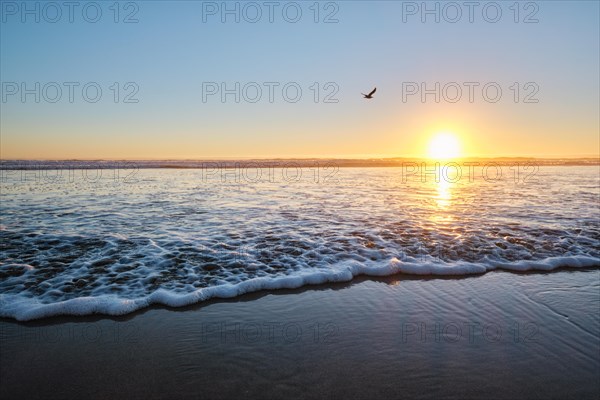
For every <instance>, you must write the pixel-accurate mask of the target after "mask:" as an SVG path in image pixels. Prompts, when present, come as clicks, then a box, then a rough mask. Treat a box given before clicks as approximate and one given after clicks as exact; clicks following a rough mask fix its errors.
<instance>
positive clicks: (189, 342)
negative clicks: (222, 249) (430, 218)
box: [0, 269, 600, 399]
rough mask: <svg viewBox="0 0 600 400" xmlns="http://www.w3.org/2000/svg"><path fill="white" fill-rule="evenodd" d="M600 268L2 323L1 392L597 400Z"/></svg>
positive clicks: (340, 287)
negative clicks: (125, 313) (120, 314)
mask: <svg viewBox="0 0 600 400" xmlns="http://www.w3.org/2000/svg"><path fill="white" fill-rule="evenodd" d="M599 310H600V270H598V269H588V270H585V271H577V270H561V271H556V272H552V273H527V274H517V273H509V272H502V271H499V272H492V273H488V274H485V275H482V276H470V277H465V278H416V277H406V276H401V275H398V276H394V277H388V278H385V279H358V280H355V281H353V282H352V283H345V284H335V285H323V286H312V287H305V288H303V289H299V290H286V291H283V290H282V291H276V292H261V293H255V294H249V295H245V296H242V297H239V298H237V299H233V300H225V301H223V300H218V301H210V302H207V303H204V304H200V305H195V306H192V307H187V308H180V309H167V308H164V307H154V308H150V309H146V310H142V311H140V312H137V313H134V314H130V315H127V316H124V317H119V318H109V317H104V316H92V317H56V318H50V319H45V320H38V321H33V322H28V323H17V322H15V321H13V320H8V319H3V320H1V321H0V335H1V336H0V346H1V347H0V350H1V357H0V382H1V384H0V397H1V398H3V399H16V398H27V399H37V398H61V399H64V398H93V399H94V398H95V399H105V398H113V399H120V398H136V399H137V398H144V399H155V398H206V399H208V398H240V397H244V398H256V399H259V398H260V399H263V398H308V399H313V398H361V399H362V398H364V399H367V398H370V399H371V398H378V397H379V398H472V399H478V398H503V399H509V398H510V399H514V398H528V399H531V398H545V399H546V398H561V399H565V398H573V399H596V398H598V396H600V313H599Z"/></svg>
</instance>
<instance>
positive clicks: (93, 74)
mask: <svg viewBox="0 0 600 400" xmlns="http://www.w3.org/2000/svg"><path fill="white" fill-rule="evenodd" d="M7 3H12V2H2V11H3V14H2V24H1V39H0V46H1V49H0V56H1V60H0V72H1V80H2V82H3V85H5V84H6V82H9V83H10V82H16V83H19V84H20V83H22V82H26V84H27V85H28V87H34V86H33V85H34V83H35V82H40V83H41V85H44V84H45V83H48V82H57V83H59V84H62V83H63V82H79V83H80V84H81V85H83V84H85V83H87V82H97V84H98V85H99V86H100V87H101V88H102V90H103V96H102V99H101V100H100V101H99V102H97V103H89V102H86V101H84V100H83V99H82V98H81V95H80V94H79V95H77V93H78V91H77V90H76V92H75V93H76V96H75V100H74V102H73V103H70V102H68V101H66V96H65V93H63V98H61V100H60V101H58V102H57V103H49V102H47V101H44V99H42V101H41V102H40V103H35V102H34V101H33V96H29V97H26V102H25V103H23V102H21V101H20V97H19V95H18V94H17V95H13V96H8V97H7V98H6V101H3V102H2V103H1V104H0V105H1V106H2V121H1V126H0V127H1V129H2V138H1V144H2V148H1V153H2V158H94V157H101V158H194V157H200V158H201V157H252V156H259V157H278V156H353V157H354V156H356V157H362V156H403V155H419V154H420V152H421V149H422V148H423V146H424V143H425V141H426V140H427V137H428V135H431V134H433V133H434V131H436V130H452V131H454V132H455V133H457V135H458V136H460V137H461V138H462V139H463V141H464V142H465V146H464V147H465V148H466V152H467V153H468V154H469V155H489V156H497V155H533V156H536V155H537V156H551V155H561V156H564V155H567V156H580V155H589V154H598V146H599V145H600V143H599V142H598V140H599V139H598V135H599V132H598V129H599V128H598V127H599V116H598V108H599V106H600V104H599V94H598V93H599V78H598V71H599V69H600V65H599V36H600V33H599V13H600V11H599V3H598V2H596V1H587V2H576V1H575V2H559V1H543V2H534V3H532V4H534V5H536V7H537V9H538V10H537V12H536V13H535V15H534V18H537V19H538V20H539V22H538V23H524V22H523V19H524V18H525V17H526V15H528V14H530V13H531V12H532V11H535V8H534V7H533V6H531V5H527V3H528V2H520V3H519V4H518V8H519V17H518V18H519V22H518V23H515V22H514V17H515V16H514V8H513V9H511V8H509V7H511V6H512V7H514V6H513V4H514V2H513V1H510V2H497V4H499V5H500V9H501V10H502V17H501V18H500V20H499V21H498V22H496V23H491V22H488V21H486V20H485V18H484V15H483V14H482V7H483V5H486V4H488V3H490V2H479V3H480V4H481V5H482V6H480V7H478V8H476V9H475V13H474V22H473V23H470V22H469V21H468V16H467V15H465V12H466V11H467V8H465V7H464V6H461V11H462V12H463V16H462V18H461V19H460V20H459V21H458V22H456V23H450V22H447V21H445V20H444V14H441V18H440V22H439V23H436V22H435V21H434V19H433V18H434V17H433V16H432V15H428V16H427V20H426V21H425V23H423V22H422V21H421V14H420V13H417V14H415V15H405V16H404V17H405V20H404V21H403V10H404V11H406V10H408V9H407V7H409V8H410V7H412V6H413V5H416V6H418V7H421V6H422V4H423V3H422V2H416V3H413V2H392V1H373V2H371V1H368V2H367V1H341V2H320V4H319V9H320V14H319V23H315V22H314V21H313V18H314V11H313V10H314V8H313V9H311V8H310V7H314V3H315V2H314V1H308V2H302V1H300V2H296V3H297V4H298V5H299V8H300V9H301V10H302V17H301V18H300V20H299V22H297V23H290V22H288V21H286V20H285V18H284V16H283V14H282V11H281V10H282V8H283V6H284V5H285V4H287V3H289V2H277V3H278V4H279V5H278V6H277V7H276V8H275V13H274V21H273V22H272V23H271V22H269V20H268V17H267V15H266V12H267V11H268V8H267V7H266V6H264V2H260V1H259V2H256V3H255V4H258V5H259V6H260V8H261V11H262V12H263V16H262V18H261V19H260V21H258V22H257V23H249V22H246V21H244V18H243V17H244V15H243V14H241V15H240V17H241V18H240V23H235V22H234V17H233V16H232V15H228V16H227V21H226V22H225V23H223V22H222V21H221V15H220V10H221V9H222V7H224V4H225V3H223V2H200V1H176V2H166V1H142V2H121V3H120V13H119V20H120V22H119V23H115V22H114V20H113V18H114V13H113V9H111V8H110V7H112V5H113V4H114V2H113V1H109V2H96V3H97V4H99V6H100V9H101V10H102V16H101V18H100V19H99V21H98V22H97V23H90V22H87V21H86V20H85V19H84V18H83V15H82V12H81V7H83V5H85V4H86V3H89V2H80V5H81V7H79V8H76V9H75V13H74V22H73V23H70V22H69V21H68V17H67V15H66V14H65V13H66V8H62V11H63V15H62V17H61V18H60V19H59V20H58V22H56V23H50V22H48V21H46V20H45V19H44V15H43V14H41V18H40V22H39V23H36V22H35V21H34V20H33V18H34V16H33V15H27V16H26V17H27V19H26V21H25V22H22V21H21V14H20V12H21V9H20V7H22V3H21V2H17V3H14V4H16V5H17V7H18V8H19V9H18V10H17V11H16V14H14V15H13V11H14V8H11V7H12V5H9V6H7ZM129 3H133V5H131V4H129ZM237 3H238V6H239V7H240V10H241V11H242V9H243V7H245V3H247V2H237ZM329 3H332V4H329ZM436 3H437V4H439V7H440V9H443V7H450V6H447V3H448V2H427V4H428V7H431V8H433V7H435V4H436ZM463 3H464V2H457V3H456V4H459V5H461V4H463ZM28 4H29V6H30V7H31V8H33V7H35V4H36V2H28ZM39 4H40V6H39V7H43V4H44V3H39ZM56 4H61V2H58V3H56ZM227 4H228V5H227V7H231V8H233V7H235V4H236V2H227ZM134 6H135V7H134ZM213 6H214V7H217V8H218V11H217V14H216V15H207V16H205V17H206V22H203V8H204V9H205V10H209V9H211V8H210V7H213ZM207 7H208V8H207ZM247 10H248V11H249V12H250V11H252V10H251V9H249V8H248V9H247ZM293 10H294V9H293V8H292V9H290V13H289V14H288V15H291V16H292V17H293V16H294V12H293ZM50 11H52V10H50V9H49V10H48V12H50ZM132 11H136V12H135V15H134V18H136V19H137V20H138V21H139V22H137V23H123V22H122V20H123V19H124V18H125V16H126V15H127V14H129V13H130V12H132ZM332 11H336V13H335V15H334V18H336V19H337V20H338V21H339V22H337V23H324V22H323V21H322V20H323V18H324V17H325V15H327V14H329V13H330V12H332ZM447 11H448V12H451V11H452V14H447V15H446V16H449V18H452V17H453V16H454V13H453V10H452V9H451V8H447ZM492 11H493V10H490V12H489V14H487V16H488V17H489V16H491V17H494V12H492ZM40 12H42V11H40ZM90 13H91V14H92V15H93V13H92V12H91V11H90ZM53 15H54V14H50V18H52V17H53ZM249 15H250V16H253V15H254V14H253V13H252V14H249ZM114 82H119V84H120V86H121V88H120V90H121V92H120V95H121V96H122V95H123V94H124V93H125V92H126V91H124V89H123V87H122V86H123V85H124V84H125V83H126V82H134V83H135V85H137V87H138V88H139V91H138V93H137V95H136V96H135V98H137V99H138V100H139V102H138V103H133V104H129V103H123V102H122V101H119V102H118V103H115V102H114V101H112V95H113V93H112V92H111V91H110V89H109V87H110V86H111V85H112V84H113V83H114ZM203 82H216V83H218V84H220V83H221V82H226V83H227V85H229V86H230V87H233V85H234V83H235V82H240V84H241V85H244V84H245V83H248V82H257V83H261V84H262V82H279V83H280V86H279V87H281V86H283V85H284V84H285V83H287V82H296V83H297V84H298V85H299V86H300V87H301V89H302V91H303V96H302V99H301V100H300V101H298V102H297V103H289V102H286V101H284V100H283V99H282V98H281V93H280V91H279V90H276V91H275V95H276V96H275V101H274V102H273V103H269V102H268V101H267V100H266V92H264V91H263V98H262V99H261V101H258V102H257V103H249V102H247V101H243V100H242V101H241V102H240V103H235V102H234V101H233V96H228V97H227V98H226V100H227V101H226V102H225V103H223V102H221V101H220V96H218V95H216V96H211V97H209V98H208V101H207V102H203V101H202V87H203ZM314 82H318V83H319V86H320V95H321V96H323V94H324V93H325V91H324V88H323V86H324V84H325V83H327V82H333V83H335V85H337V87H338V88H339V92H338V93H337V94H336V95H335V98H336V99H338V102H337V103H331V104H330V103H323V102H322V99H321V98H320V99H319V100H320V101H319V102H318V103H315V102H314V101H313V100H312V96H313V92H312V91H311V89H310V87H311V86H312V85H313V83H314ZM403 82H417V83H421V82H426V83H427V85H428V87H429V86H431V87H433V85H434V84H435V82H440V83H441V84H442V85H443V84H444V83H447V82H459V83H462V82H480V83H481V84H482V85H483V84H485V83H487V82H497V83H498V84H499V85H500V86H501V88H502V89H503V98H502V100H501V101H499V102H498V103H489V102H486V101H485V100H484V99H482V98H481V96H477V97H478V98H476V99H475V101H474V102H473V103H469V102H468V101H466V100H464V99H463V100H461V101H459V102H457V103H449V102H446V101H441V102H440V103H436V102H435V101H433V100H432V99H433V97H432V96H430V97H429V98H428V99H427V100H428V101H426V102H425V103H422V102H421V101H420V100H419V98H418V96H413V97H411V98H410V101H408V102H403V101H402V84H403ZM514 82H519V83H520V84H521V85H523V84H525V83H526V82H535V83H536V84H537V85H538V87H539V93H538V94H537V95H536V98H538V99H539V102H538V103H536V104H524V103H522V102H519V103H515V102H514V101H511V100H509V99H511V98H512V94H513V93H512V92H511V91H510V89H509V87H510V86H511V85H512V84H513V83H514ZM373 86H377V87H378V92H377V94H376V98H375V99H374V100H372V101H368V102H367V101H365V100H363V99H362V98H361V96H360V93H361V92H367V91H369V90H370V89H371V88H372V87H373ZM3 89H6V86H3ZM520 90H521V92H520V95H521V96H523V95H524V93H526V91H524V89H523V88H522V87H521V88H520ZM476 93H477V92H476ZM3 94H5V93H3ZM120 100H122V97H121V98H120Z"/></svg>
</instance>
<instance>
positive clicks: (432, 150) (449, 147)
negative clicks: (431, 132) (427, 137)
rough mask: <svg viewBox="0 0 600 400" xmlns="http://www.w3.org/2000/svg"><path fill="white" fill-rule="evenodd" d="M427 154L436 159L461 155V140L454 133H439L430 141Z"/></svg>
mask: <svg viewBox="0 0 600 400" xmlns="http://www.w3.org/2000/svg"><path fill="white" fill-rule="evenodd" d="M427 155H428V157H429V158H431V159H434V160H447V159H450V158H458V157H459V156H460V142H459V140H458V138H457V137H456V135H455V134H453V133H449V132H441V133H437V134H436V135H435V136H433V138H431V141H430V142H429V148H428V151H427Z"/></svg>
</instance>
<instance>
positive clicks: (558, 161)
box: [0, 157, 600, 170]
mask: <svg viewBox="0 0 600 400" xmlns="http://www.w3.org/2000/svg"><path fill="white" fill-rule="evenodd" d="M422 163H425V164H426V165H429V166H432V165H435V164H436V163H439V164H440V165H447V164H453V163H456V164H458V165H472V166H484V165H501V166H503V165H517V164H519V165H532V166H599V165H600V157H582V158H530V157H497V158H474V157H473V158H464V159H456V160H439V161H435V160H429V159H423V158H369V159H351V158H265V159H260V158H256V159H239V160H219V159H205V160H126V159H124V160H102V159H98V160H72V159H71V160H0V169H2V170H15V169H16V170H33V169H88V168H101V169H115V168H129V169H132V168H140V169H141V168H143V169H167V168H171V169H198V168H210V169H221V168H289V167H300V168H302V167H307V168H310V167H316V166H320V167H324V168H332V167H337V168H367V167H405V166H406V167H407V166H411V165H412V166H415V165H421V164H422Z"/></svg>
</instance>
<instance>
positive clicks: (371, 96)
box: [361, 88, 377, 99]
mask: <svg viewBox="0 0 600 400" xmlns="http://www.w3.org/2000/svg"><path fill="white" fill-rule="evenodd" d="M376 90H377V88H375V89H373V91H372V92H371V93H369V94H364V93H361V94H362V95H363V97H364V98H365V99H372V98H373V93H375V91H376Z"/></svg>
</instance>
